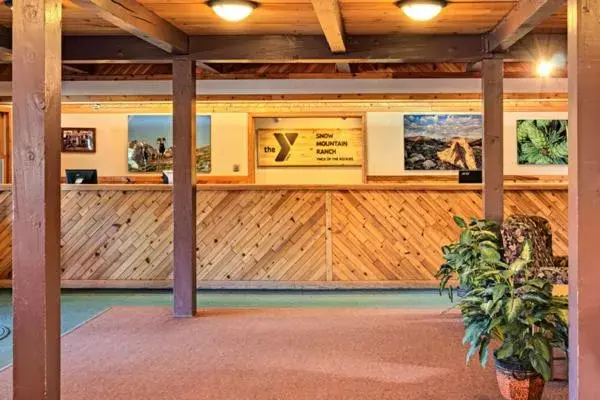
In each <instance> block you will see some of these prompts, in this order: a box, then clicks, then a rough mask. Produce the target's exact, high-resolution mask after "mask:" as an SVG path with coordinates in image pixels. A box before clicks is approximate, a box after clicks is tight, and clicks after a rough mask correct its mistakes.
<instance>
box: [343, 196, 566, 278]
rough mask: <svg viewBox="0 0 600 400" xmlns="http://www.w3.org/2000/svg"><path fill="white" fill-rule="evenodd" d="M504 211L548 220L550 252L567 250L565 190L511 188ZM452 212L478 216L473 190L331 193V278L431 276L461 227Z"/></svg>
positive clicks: (479, 214)
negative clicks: (444, 248) (442, 247)
mask: <svg viewBox="0 0 600 400" xmlns="http://www.w3.org/2000/svg"><path fill="white" fill-rule="evenodd" d="M505 213H506V214H507V215H510V214H522V213H525V214H531V215H540V216H543V217H546V218H548V219H549V220H550V223H551V225H552V228H553V232H554V235H553V238H554V252H555V254H558V255H565V254H566V251H567V237H566V229H567V222H566V214H567V193H566V192H565V191H535V192H533V191H510V192H506V196H505ZM453 215H461V216H464V217H471V216H476V217H479V218H481V216H482V207H481V195H480V194H479V193H476V192H469V191H456V192H435V191H410V192H409V191H360V192H350V191H346V192H334V193H333V215H332V218H333V222H332V227H333V279H334V280H338V281H382V280H400V281H402V280H405V281H412V280H434V279H435V278H434V274H435V272H436V270H437V269H438V268H439V266H440V265H441V263H442V257H441V252H440V247H441V246H442V245H444V244H447V243H449V242H451V241H454V240H455V239H456V237H457V235H458V233H459V231H458V229H457V228H456V226H454V222H453V221H452V216H453Z"/></svg>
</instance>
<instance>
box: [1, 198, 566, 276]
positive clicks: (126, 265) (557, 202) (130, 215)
mask: <svg viewBox="0 0 600 400" xmlns="http://www.w3.org/2000/svg"><path fill="white" fill-rule="evenodd" d="M328 196H329V197H330V199H331V200H330V201H331V205H330V206H327V197H328ZM171 201H172V197H171V193H170V192H169V191H87V192H86V191H66V192H63V195H62V213H61V214H62V216H61V218H62V234H61V246H62V249H61V250H62V254H61V257H62V278H63V279H66V280H167V279H171V278H172V265H173V264H172V254H173V242H172V240H173V226H172V205H171ZM196 201H197V210H198V212H197V220H196V230H197V240H198V242H197V247H198V249H197V266H198V268H197V278H198V280H204V281H228V280H230V281H245V280H269V281H326V280H334V281H383V280H392V281H415V280H425V281H431V280H432V279H433V274H434V273H435V271H436V270H437V268H438V267H439V265H440V263H441V254H440V247H441V246H442V245H444V244H447V243H448V242H450V241H452V240H455V238H456V235H457V233H458V230H457V228H456V227H455V226H454V223H453V221H452V216H453V215H462V216H465V217H469V216H478V217H480V216H481V213H482V209H481V208H482V207H481V194H480V193H477V192H475V191H453V192H440V191H392V190H386V191H358V192H354V191H353V192H350V191H327V192H326V191H313V190H304V191H302V190H294V191H287V190H280V191H278V190H250V191H227V190H219V191H203V190H199V191H198V193H197V200H196ZM504 207H505V214H506V215H511V214H517V213H524V214H531V215H540V216H543V217H546V218H548V219H549V221H550V224H551V225H552V228H553V239H554V252H555V254H558V255H565V254H566V253H567V192H566V191H564V190H536V191H507V192H505V198H504ZM327 210H331V212H330V219H331V221H330V222H329V221H328V218H327ZM11 218H12V206H11V196H10V192H9V191H3V192H0V279H10V278H11V268H12V266H11ZM329 225H331V228H332V230H331V238H332V239H331V242H330V243H331V250H330V251H331V256H328V255H327V253H328V236H329V235H327V234H326V229H327V226H329ZM328 257H331V264H332V268H331V270H329V269H328Z"/></svg>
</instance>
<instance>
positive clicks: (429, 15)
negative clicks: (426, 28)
mask: <svg viewBox="0 0 600 400" xmlns="http://www.w3.org/2000/svg"><path fill="white" fill-rule="evenodd" d="M396 6H398V7H399V8H401V9H402V11H404V14H406V15H407V16H408V17H409V18H410V19H412V20H414V21H429V20H430V19H433V18H434V17H435V16H437V15H438V14H439V13H440V11H442V8H444V7H445V6H446V1H444V0H400V1H398V2H397V3H396Z"/></svg>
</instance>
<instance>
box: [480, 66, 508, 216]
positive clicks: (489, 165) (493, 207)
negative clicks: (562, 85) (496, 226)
mask: <svg viewBox="0 0 600 400" xmlns="http://www.w3.org/2000/svg"><path fill="white" fill-rule="evenodd" d="M503 64H504V62H503V61H502V60H501V59H489V60H483V62H482V71H481V73H482V92H483V94H482V96H483V215H484V218H486V219H489V220H493V221H497V222H502V220H503V219H504V201H503V196H504V149H503V141H502V138H503V136H504V134H503V129H504V109H503V95H504V86H503V82H502V80H503V78H504V67H503Z"/></svg>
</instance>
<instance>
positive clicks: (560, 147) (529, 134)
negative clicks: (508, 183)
mask: <svg viewBox="0 0 600 400" xmlns="http://www.w3.org/2000/svg"><path fill="white" fill-rule="evenodd" d="M567 132H568V121H567V120H564V119H526V120H518V121H517V160H518V163H519V165H567V164H568V163H569V146H568V141H567Z"/></svg>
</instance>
